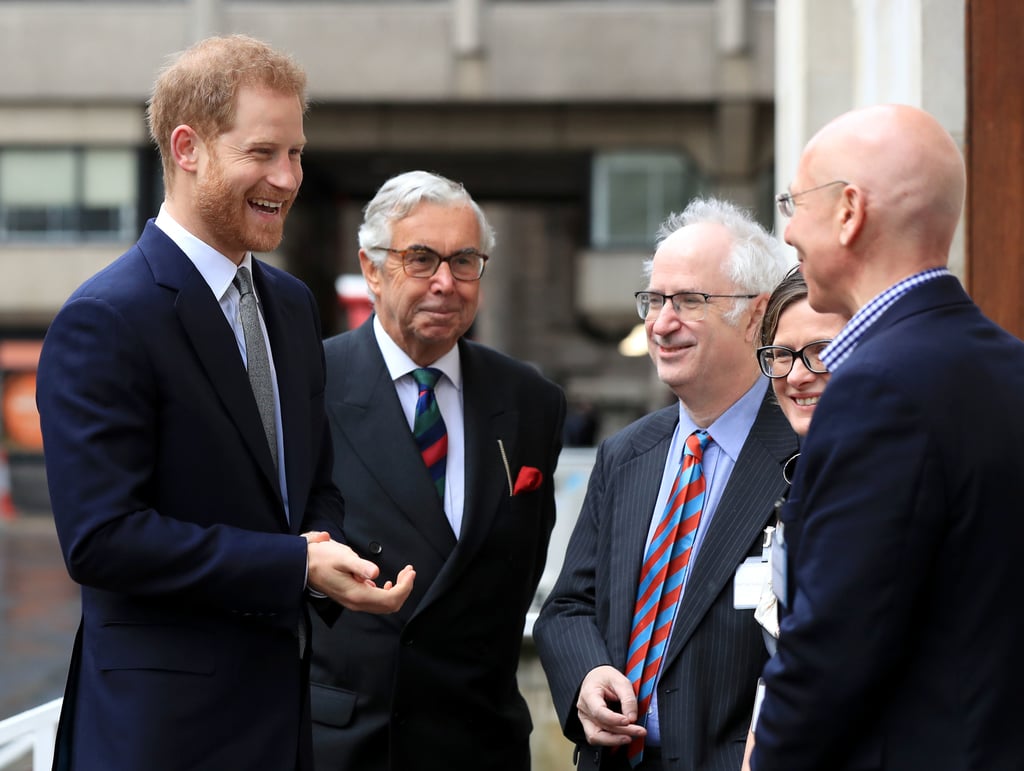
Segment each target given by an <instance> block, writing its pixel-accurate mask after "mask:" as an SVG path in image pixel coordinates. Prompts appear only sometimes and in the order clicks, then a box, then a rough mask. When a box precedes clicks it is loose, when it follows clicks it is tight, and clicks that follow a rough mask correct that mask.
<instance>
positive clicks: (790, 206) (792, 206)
mask: <svg viewBox="0 0 1024 771" xmlns="http://www.w3.org/2000/svg"><path fill="white" fill-rule="evenodd" d="M848 184H850V183H849V182H847V181H846V180H845V179H834V180H832V181H831V182H826V183H825V184H824V185H816V186H815V187H809V188H807V189H806V190H801V191H800V192H799V193H779V194H778V195H777V196H775V204H776V206H778V207H779V214H781V215H782V216H783V217H785V218H786V219H789V218H790V217H792V216H793V212H795V211H796V203H795V201H796V199H797V198H799V197H800V196H802V195H807V194H808V193H813V192H814V191H816V190H824V189H825V188H826V187H832V185H848Z"/></svg>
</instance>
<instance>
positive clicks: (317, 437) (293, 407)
mask: <svg viewBox="0 0 1024 771" xmlns="http://www.w3.org/2000/svg"><path fill="white" fill-rule="evenodd" d="M253 275H254V279H255V283H256V287H257V292H258V293H259V295H260V298H261V300H262V302H263V305H264V310H265V314H266V324H267V328H268V332H269V335H270V341H271V346H272V348H273V353H274V361H275V366H276V369H277V377H278V385H279V388H280V394H281V407H282V411H283V424H284V445H285V458H286V468H287V480H288V493H289V499H290V507H291V524H290V525H289V523H288V522H287V521H286V519H285V509H284V506H283V504H282V500H281V493H280V489H279V487H280V485H279V483H278V480H277V472H276V470H275V469H274V468H273V461H272V460H271V456H270V450H269V448H268V446H267V442H266V439H265V436H264V433H263V428H262V424H261V423H260V418H259V414H258V411H257V408H256V401H255V399H254V397H253V394H252V390H251V388H250V386H249V381H248V378H247V375H246V372H245V368H244V366H243V363H242V359H241V356H240V354H239V351H238V346H237V344H236V342H235V337H234V334H233V333H232V330H231V328H230V325H229V324H228V322H227V321H226V320H225V318H224V314H223V312H222V311H221V309H220V306H219V305H218V303H217V299H216V298H215V297H214V296H213V293H212V292H211V291H210V289H209V286H208V285H207V284H206V283H205V281H204V280H203V278H202V276H201V275H200V274H199V272H198V271H197V270H196V269H195V266H194V265H193V264H192V263H191V262H190V261H189V260H188V258H186V257H185V255H184V254H183V253H182V252H181V251H180V250H179V249H178V247H177V246H175V245H174V243H173V242H172V241H171V240H170V239H169V238H168V237H167V236H166V235H165V234H164V233H163V232H162V231H160V230H159V229H158V228H157V227H156V226H155V225H154V224H153V223H152V222H150V223H149V224H148V225H147V226H146V228H145V231H144V232H143V234H142V236H141V238H140V240H139V242H138V243H137V244H136V245H135V246H134V247H133V248H132V249H130V250H129V251H128V252H127V253H126V254H124V255H123V256H122V257H120V258H119V259H118V260H116V261H115V262H113V263H112V264H111V265H110V266H108V267H107V268H106V269H105V270H103V271H101V272H100V273H98V274H97V275H96V276H94V277H93V278H91V279H90V280H88V281H87V282H86V283H85V284H83V285H82V286H81V287H80V288H79V289H78V290H77V291H75V293H74V294H73V295H72V296H71V298H70V299H69V300H68V302H67V304H66V305H65V306H64V307H63V308H62V309H61V311H60V312H59V313H58V315H57V317H56V318H55V319H54V321H53V323H52V324H51V326H50V329H49V331H48V333H47V336H46V340H45V343H44V345H43V352H42V357H41V359H40V362H39V379H38V404H39V411H40V415H41V418H42V428H43V437H44V444H45V453H46V467H47V476H48V479H49V486H50V496H51V499H52V504H53V514H54V517H55V520H56V525H57V533H58V536H59V538H60V544H61V548H62V550H63V553H64V559H65V562H66V563H67V566H68V571H69V573H70V574H71V577H72V578H73V579H74V580H75V581H77V582H78V583H80V584H81V585H82V624H81V627H80V630H79V638H78V641H77V644H76V647H75V651H74V654H73V660H72V664H71V676H70V677H69V681H68V691H67V696H66V699H65V703H64V713H63V716H62V729H61V736H60V737H59V741H58V759H57V766H58V767H62V768H67V767H68V763H70V767H72V768H74V769H76V771H80V770H81V769H97V771H99V770H102V771H110V770H111V769H146V770H147V771H154V770H156V771H159V770H160V769H168V770H169V771H170V770H171V769H175V770H177V771H180V769H186V768H187V769H190V771H195V770H196V769H210V771H224V769H242V768H267V769H271V768H272V769H292V768H296V767H300V768H309V767H310V763H309V760H310V759H309V751H310V740H309V730H308V708H307V706H308V689H307V688H306V687H305V686H304V682H305V679H304V677H303V673H302V665H301V661H300V658H299V648H298V638H297V634H298V629H299V624H300V623H304V616H305V612H304V605H303V593H304V583H305V571H306V542H305V540H304V539H302V538H301V537H299V536H298V535H294V536H293V537H289V536H288V535H286V534H288V533H291V534H297V533H298V532H299V523H300V520H301V519H302V517H303V514H304V513H308V514H309V516H310V517H311V518H314V519H315V518H316V517H317V516H318V515H322V514H323V512H324V511H326V510H331V511H332V512H334V513H335V515H337V512H339V511H340V510H341V500H340V497H339V495H338V492H337V489H336V488H335V487H334V486H333V485H332V483H331V481H330V446H329V440H330V437H329V434H328V432H327V429H326V418H325V415H324V411H323V385H324V371H323V354H322V348H321V344H320V340H321V336H320V330H319V326H318V324H319V322H318V320H317V319H318V315H317V313H316V307H315V304H314V300H313V297H312V295H311V293H310V292H309V290H308V289H307V288H306V287H305V286H304V285H303V284H301V283H300V282H299V281H298V280H296V279H295V278H292V277H291V276H289V275H287V274H286V273H283V272H281V271H279V270H275V269H273V268H271V267H268V266H267V265H264V264H262V263H258V262H255V261H254V265H253ZM300 749H301V750H302V752H301V753H300ZM300 754H302V755H304V758H303V759H302V760H301V762H300V760H299V756H300Z"/></svg>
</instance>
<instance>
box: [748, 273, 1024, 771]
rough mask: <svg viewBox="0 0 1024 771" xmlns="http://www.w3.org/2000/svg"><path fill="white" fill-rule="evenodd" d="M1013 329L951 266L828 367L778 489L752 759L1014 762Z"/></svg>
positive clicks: (767, 765) (805, 763)
mask: <svg viewBox="0 0 1024 771" xmlns="http://www.w3.org/2000/svg"><path fill="white" fill-rule="evenodd" d="M1022 400H1024V344H1022V343H1021V342H1020V341H1019V340H1017V339H1015V338H1013V337H1011V336H1010V335H1009V334H1007V333H1006V332H1004V331H1003V330H1001V329H1000V328H999V327H997V326H996V325H995V324H993V323H992V322H991V321H989V320H988V319H986V318H985V317H984V316H983V315H982V314H981V312H980V310H979V309H978V308H977V306H975V305H974V303H972V302H971V301H970V298H968V296H967V294H966V293H965V292H964V291H963V289H962V287H961V286H960V284H959V282H958V281H957V280H956V279H955V278H954V277H952V276H949V277H944V278H938V279H934V280H932V281H929V282H927V283H925V284H923V285H921V286H919V287H917V288H915V289H912V290H911V291H910V292H909V293H908V294H906V295H905V296H904V297H902V298H901V299H900V300H898V301H897V302H896V303H895V304H894V305H893V306H892V307H891V308H890V309H889V310H887V311H886V312H885V313H884V314H883V315H882V316H881V318H879V319H878V321H877V322H876V323H875V324H874V325H873V326H872V327H871V328H870V329H869V330H868V331H867V332H866V333H865V335H864V338H863V339H862V341H861V342H860V344H859V346H858V347H857V348H856V349H855V350H854V352H853V353H852V354H851V355H850V357H849V359H847V360H846V362H845V363H844V364H843V365H842V366H841V367H840V368H839V369H837V371H836V372H835V374H834V375H833V376H832V380H831V382H830V383H829V385H828V388H827V389H826V391H825V395H824V398H823V399H822V400H821V402H820V403H819V404H818V407H817V409H816V411H815V414H814V421H813V423H812V425H811V430H810V432H809V434H808V436H807V440H806V442H805V443H804V447H803V451H802V453H801V455H800V463H799V464H798V466H797V472H796V478H795V479H794V480H793V489H792V492H791V493H790V496H789V500H788V502H787V503H786V505H785V506H784V507H783V510H782V520H783V522H784V526H785V537H786V541H787V544H788V554H789V556H788V560H787V563H788V571H787V585H788V595H789V609H790V612H789V613H788V614H787V615H786V616H785V617H784V618H783V620H782V625H781V636H780V640H779V652H778V654H777V655H776V656H775V657H774V658H773V659H772V661H771V663H770V664H769V665H768V667H767V669H766V682H767V695H766V698H765V701H764V705H763V707H762V711H761V716H760V718H759V722H758V728H757V744H756V749H755V752H754V757H753V763H754V768H755V769H757V771H766V770H767V771H771V770H773V769H778V770H779V771H783V770H785V771H799V770H800V769H837V770H841V769H892V770H893V771H896V770H897V769H899V770H900V771H902V770H904V769H928V770H929V771H947V770H948V771H954V769H955V771H981V770H982V769H984V771H1004V770H1005V771H1009V769H1016V770H1018V771H1019V769H1021V768H1024V745H1022V744H1021V741H1020V736H1019V734H1018V730H1019V724H1020V716H1021V706H1020V705H1021V695H1022V694H1024V674H1022V673H1021V670H1020V668H1019V667H1017V666H1016V662H1017V659H1018V658H1019V656H1020V653H1021V651H1022V650H1024V616H1022V614H1021V613H1020V612H1019V610H1018V608H1017V605H1018V604H1019V603H1018V601H1019V595H1018V593H1017V589H1018V587H1019V583H1020V582H1019V580H1018V577H1019V571H1020V548H1019V547H1020V544H1021V543H1024V517H1022V516H1021V514H1020V506H1021V500H1022V499H1024V463H1022V461H1021V454H1020V448H1021V446H1022V445H1024V408H1022V404H1024V401H1022Z"/></svg>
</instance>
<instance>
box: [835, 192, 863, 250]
mask: <svg viewBox="0 0 1024 771" xmlns="http://www.w3.org/2000/svg"><path fill="white" fill-rule="evenodd" d="M866 208H867V199H866V198H865V196H864V191H863V190H861V189H860V188H859V187H857V186H856V185H854V184H849V185H847V186H846V187H845V188H843V193H842V196H840V199H839V243H840V244H841V245H842V246H850V245H851V244H853V242H854V241H856V240H857V236H859V235H860V231H861V229H862V228H863V227H864V213H865V210H866Z"/></svg>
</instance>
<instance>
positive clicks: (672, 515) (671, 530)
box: [626, 431, 710, 768]
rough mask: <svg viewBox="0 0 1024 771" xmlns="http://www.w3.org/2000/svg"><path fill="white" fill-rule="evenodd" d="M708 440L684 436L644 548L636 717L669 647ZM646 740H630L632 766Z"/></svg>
mask: <svg viewBox="0 0 1024 771" xmlns="http://www.w3.org/2000/svg"><path fill="white" fill-rule="evenodd" d="M709 439H710V437H709V436H708V432H707V431H694V432H693V433H692V434H690V435H689V436H688V437H687V438H686V447H685V449H684V450H683V459H682V463H681V464H680V466H679V474H678V475H677V476H676V480H675V482H674V483H673V484H672V491H671V492H670V493H669V496H668V501H667V502H666V504H665V511H664V513H663V514H662V515H661V521H659V522H658V526H657V528H656V529H655V531H654V535H653V537H652V538H651V543H650V544H649V545H648V547H647V554H646V555H645V557H644V564H643V567H642V568H641V570H640V583H639V586H638V587H637V593H636V607H635V609H634V611H633V629H632V632H631V633H630V636H629V652H628V654H627V657H626V676H627V677H628V678H629V679H630V680H631V681H632V683H633V690H634V691H635V692H636V695H637V713H638V714H639V715H642V716H644V717H643V718H642V720H644V721H646V715H647V712H648V710H649V709H650V705H651V694H652V693H653V691H654V683H655V680H657V677H658V670H659V669H660V668H661V658H662V656H663V655H664V653H665V648H666V646H667V645H668V636H669V632H670V631H671V629H672V620H673V618H674V617H675V612H676V604H677V603H678V602H679V595H680V593H681V591H682V586H683V578H684V577H685V576H686V568H687V566H688V565H689V563H690V552H691V549H692V547H693V541H694V538H695V537H696V534H697V525H698V524H700V515H701V511H702V510H703V508H704V470H703V467H702V465H701V460H702V458H703V456H704V448H705V447H706V446H707V443H708V441H709ZM643 752H644V740H643V738H637V739H634V740H633V741H632V742H630V744H629V748H628V749H627V751H626V757H627V758H628V760H629V764H630V765H631V766H633V767H634V768H635V767H636V766H637V765H638V764H639V763H640V761H641V760H642V759H643Z"/></svg>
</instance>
